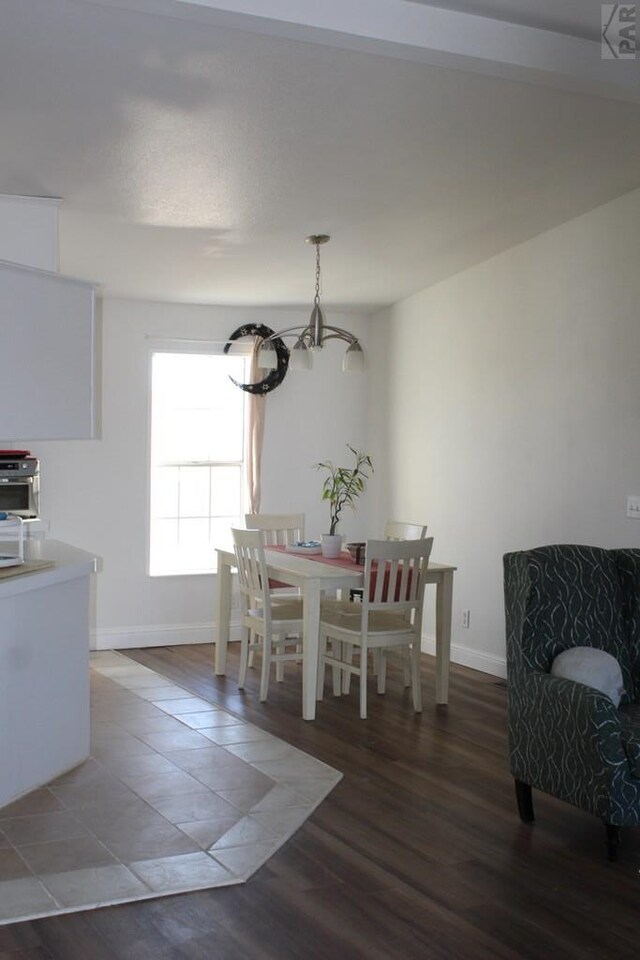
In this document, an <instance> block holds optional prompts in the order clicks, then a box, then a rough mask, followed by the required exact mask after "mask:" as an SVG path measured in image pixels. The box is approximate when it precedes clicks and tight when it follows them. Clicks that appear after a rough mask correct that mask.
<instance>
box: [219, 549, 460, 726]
mask: <svg viewBox="0 0 640 960" xmlns="http://www.w3.org/2000/svg"><path fill="white" fill-rule="evenodd" d="M216 555H217V561H218V573H217V576H216V587H215V600H216V610H215V627H216V634H215V667H214V669H215V673H216V675H217V676H224V675H225V674H226V669H227V645H228V643H229V637H230V629H231V598H232V577H231V574H232V571H233V570H234V569H235V566H236V558H235V553H234V551H233V548H232V547H229V546H225V547H218V548H216ZM265 561H266V565H267V574H268V576H269V578H270V580H273V581H278V582H279V583H280V584H287V585H290V586H291V587H297V588H299V590H300V593H301V596H302V607H303V634H302V636H303V642H302V717H303V719H304V720H315V716H316V681H317V676H318V646H319V632H320V600H321V597H322V594H323V593H327V594H329V595H334V596H335V593H336V591H337V590H340V591H342V592H343V593H346V594H347V595H348V591H349V590H352V589H361V588H362V586H363V583H364V564H356V563H355V562H354V560H353V559H352V557H351V555H350V554H349V553H348V552H346V551H344V552H343V553H342V554H341V555H340V557H338V558H335V559H327V558H325V557H322V556H321V555H315V554H314V555H308V554H300V553H295V552H290V551H289V550H287V548H286V547H267V548H265ZM455 570H456V567H455V566H452V565H451V564H446V563H435V562H433V561H431V560H430V561H429V566H428V568H427V572H426V575H425V583H426V584H435V587H436V605H435V614H436V629H435V632H436V691H435V692H436V697H435V699H436V703H437V704H446V703H448V700H449V663H450V658H451V614H452V605H453V574H454V572H455Z"/></svg>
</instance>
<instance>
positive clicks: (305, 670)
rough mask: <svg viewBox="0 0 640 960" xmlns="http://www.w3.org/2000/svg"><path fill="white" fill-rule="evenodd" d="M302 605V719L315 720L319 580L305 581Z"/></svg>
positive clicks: (318, 635) (318, 634)
mask: <svg viewBox="0 0 640 960" xmlns="http://www.w3.org/2000/svg"><path fill="white" fill-rule="evenodd" d="M302 603H303V638H302V649H303V656H302V718H303V720H315V718H316V685H317V682H318V645H319V637H320V583H319V581H318V580H312V579H309V580H305V582H304V585H303V587H302Z"/></svg>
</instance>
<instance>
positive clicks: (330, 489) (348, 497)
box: [315, 444, 373, 557]
mask: <svg viewBox="0 0 640 960" xmlns="http://www.w3.org/2000/svg"><path fill="white" fill-rule="evenodd" d="M347 447H348V448H349V450H350V451H351V453H352V454H353V456H354V457H355V464H354V465H353V466H352V467H336V466H335V465H334V464H333V463H332V462H331V460H324V461H322V462H321V463H316V465H315V467H316V470H326V472H327V476H326V478H325V481H324V483H323V485H322V499H323V500H327V501H328V502H329V511H330V524H329V533H323V534H322V555H323V556H324V557H338V556H340V549H341V546H342V537H341V536H340V535H339V534H337V533H336V530H337V527H338V523H339V522H340V514H341V513H342V511H343V510H344V508H345V507H350V508H351V509H352V510H355V506H356V501H357V499H358V497H359V496H360V494H361V493H363V492H364V490H365V487H366V483H367V480H368V479H369V477H370V476H371V474H372V473H373V463H372V461H371V457H370V456H369V455H368V454H366V453H361V452H360V451H359V450H356V449H354V447H352V446H350V445H349V444H347Z"/></svg>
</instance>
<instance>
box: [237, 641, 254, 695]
mask: <svg viewBox="0 0 640 960" xmlns="http://www.w3.org/2000/svg"><path fill="white" fill-rule="evenodd" d="M250 639H251V631H250V630H249V628H248V627H243V628H242V640H241V641H240V669H239V670H238V687H239V688H240V689H241V690H242V688H243V687H244V682H245V679H246V677H247V662H248V659H249V641H250ZM252 652H253V651H252Z"/></svg>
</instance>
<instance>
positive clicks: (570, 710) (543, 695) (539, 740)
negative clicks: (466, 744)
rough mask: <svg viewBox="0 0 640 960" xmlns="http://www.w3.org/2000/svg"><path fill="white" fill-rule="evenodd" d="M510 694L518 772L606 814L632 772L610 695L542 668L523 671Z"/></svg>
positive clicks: (511, 738) (533, 782) (512, 763)
mask: <svg viewBox="0 0 640 960" xmlns="http://www.w3.org/2000/svg"><path fill="white" fill-rule="evenodd" d="M508 696H509V712H508V716H509V754H510V766H511V772H512V773H513V775H514V776H515V777H516V778H517V779H518V780H522V781H523V782H524V783H528V784H530V785H531V786H534V787H538V788H539V789H541V790H545V791H546V792H548V793H551V794H553V795H554V796H556V797H560V798H561V799H564V800H567V801H568V802H570V803H574V804H576V805H577V806H579V807H582V809H584V810H590V811H591V812H592V813H595V814H596V815H597V816H601V817H603V818H605V819H606V818H607V817H608V816H609V815H610V795H611V793H612V791H613V792H615V790H616V787H617V786H618V785H619V781H620V778H621V777H622V778H625V777H628V776H629V765H628V761H627V756H626V753H625V751H624V747H623V745H622V739H621V728H620V718H619V716H618V711H617V710H616V708H615V707H614V705H613V703H612V702H611V700H610V699H609V697H606V696H605V695H604V694H602V693H599V692H598V691H597V690H594V689H592V688H591V687H586V686H584V684H580V683H575V682H574V681H573V680H565V679H561V678H559V677H553V676H551V675H550V674H548V673H543V672H541V671H526V672H522V673H520V674H519V676H518V678H517V682H515V683H512V684H510V686H509V691H508Z"/></svg>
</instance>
